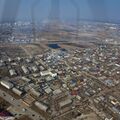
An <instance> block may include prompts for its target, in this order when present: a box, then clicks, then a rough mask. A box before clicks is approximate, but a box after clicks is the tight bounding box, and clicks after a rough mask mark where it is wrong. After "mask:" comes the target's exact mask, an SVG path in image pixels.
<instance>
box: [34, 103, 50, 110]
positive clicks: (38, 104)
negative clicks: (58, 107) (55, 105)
mask: <svg viewBox="0 0 120 120" xmlns="http://www.w3.org/2000/svg"><path fill="white" fill-rule="evenodd" d="M35 106H37V107H38V108H39V109H40V110H42V111H44V112H47V110H48V106H47V105H45V104H43V103H41V102H38V101H36V102H35Z"/></svg>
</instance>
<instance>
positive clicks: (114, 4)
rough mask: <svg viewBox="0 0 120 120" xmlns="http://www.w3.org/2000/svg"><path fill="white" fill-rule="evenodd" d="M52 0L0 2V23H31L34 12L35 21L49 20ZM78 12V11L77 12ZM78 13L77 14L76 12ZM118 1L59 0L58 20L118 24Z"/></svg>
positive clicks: (119, 9)
mask: <svg viewBox="0 0 120 120" xmlns="http://www.w3.org/2000/svg"><path fill="white" fill-rule="evenodd" d="M51 1H52V0H0V21H10V20H24V21H31V16H32V13H31V11H32V10H33V11H34V18H35V20H36V21H39V22H42V21H46V20H49V17H50V11H51ZM78 10H79V11H78ZM77 11H78V12H77ZM119 11H120V0H60V13H58V16H60V19H61V20H62V21H74V22H75V21H76V19H77V14H79V17H80V19H87V20H97V21H109V22H111V21H112V22H119V23H120V14H119Z"/></svg>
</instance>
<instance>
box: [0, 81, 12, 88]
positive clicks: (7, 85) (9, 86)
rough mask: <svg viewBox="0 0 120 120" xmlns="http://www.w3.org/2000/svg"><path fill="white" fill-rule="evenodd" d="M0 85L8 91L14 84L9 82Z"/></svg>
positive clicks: (2, 82)
mask: <svg viewBox="0 0 120 120" xmlns="http://www.w3.org/2000/svg"><path fill="white" fill-rule="evenodd" d="M0 83H1V85H2V86H4V87H5V88H7V89H11V88H12V87H13V84H12V83H10V82H7V81H1V82H0Z"/></svg>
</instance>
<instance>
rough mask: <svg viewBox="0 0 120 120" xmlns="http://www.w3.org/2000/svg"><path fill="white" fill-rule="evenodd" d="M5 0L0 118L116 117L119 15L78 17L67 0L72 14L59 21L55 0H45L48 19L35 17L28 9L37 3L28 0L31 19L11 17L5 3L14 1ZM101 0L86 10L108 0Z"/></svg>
mask: <svg viewBox="0 0 120 120" xmlns="http://www.w3.org/2000/svg"><path fill="white" fill-rule="evenodd" d="M11 1H12V2H9V0H6V3H4V5H3V6H7V5H8V6H10V8H8V9H9V10H3V11H4V12H3V13H6V12H7V13H9V15H8V16H7V17H0V120H120V95H119V92H120V52H119V51H120V24H119V22H118V20H119V16H118V19H117V18H116V19H115V18H114V19H115V20H116V21H115V20H113V21H111V20H110V21H108V20H106V17H104V19H99V18H103V16H104V15H106V14H105V13H101V14H99V13H98V14H99V15H98V16H95V17H96V19H95V18H94V19H93V20H91V19H90V20H89V19H88V20H83V19H80V18H79V17H80V15H81V14H79V13H80V12H79V9H80V8H79V7H80V6H79V4H82V3H83V2H78V1H77V0H76V2H75V0H68V1H69V2H70V1H71V2H70V3H71V4H73V6H74V7H75V8H76V10H77V12H76V17H75V20H73V21H71V20H70V21H65V20H63V21H62V20H61V18H59V12H60V9H59V7H60V6H59V5H60V3H59V2H60V1H59V0H51V9H50V11H49V12H50V15H49V16H48V17H49V19H47V20H45V21H39V22H38V19H37V18H36V19H35V18H34V17H35V16H34V14H35V13H34V9H35V8H36V7H37V6H36V5H39V4H40V5H41V4H43V3H42V2H41V3H40V2H39V1H38V0H36V1H35V3H34V1H33V0H30V3H32V2H33V4H32V5H33V8H32V17H31V18H32V19H31V20H24V19H23V20H16V19H18V18H17V17H16V13H14V12H16V11H17V9H16V7H15V10H14V8H11V5H12V6H14V5H16V6H18V5H17V2H15V1H16V0H11ZM18 1H19V4H20V1H22V0H18ZM31 1H32V2H31ZM46 1H48V0H46ZM56 1H57V2H56ZM58 1H59V2H58ZM73 1H74V2H73ZM81 1H83V0H81ZM85 1H87V0H85ZM88 1H89V2H88V3H89V4H90V6H91V7H93V8H94V5H95V6H97V5H98V4H97V3H95V0H91V3H90V0H88ZM93 1H94V2H93ZM101 1H102V2H100V3H99V5H98V6H99V7H95V9H92V12H93V11H94V10H96V12H97V10H98V11H99V8H102V7H101V5H102V6H104V5H105V4H103V3H104V2H103V1H108V0H101ZM2 2H3V1H2V0H1V1H0V3H1V4H2ZM77 2H78V3H79V4H76V3H77ZM92 2H93V3H94V4H93V3H92ZM30 3H29V4H30ZM65 3H66V2H65ZM113 3H114V2H113ZM113 3H112V2H111V3H109V5H110V4H111V6H112V5H116V7H118V4H119V3H120V2H119V0H118V4H116V3H117V0H116V1H115V4H113ZM1 4H0V7H1V6H2V5H1ZM21 4H25V6H24V7H27V6H26V4H27V2H26V3H25V2H23V3H21ZM61 4H64V2H63V3H61ZM83 6H85V5H83ZM22 7H23V6H22ZM43 7H44V5H43ZM69 7H70V6H69ZM119 7H120V6H119ZM114 8H115V7H114ZM11 9H12V10H11ZM10 10H11V11H12V13H11V11H10ZM64 10H65V9H64ZM66 10H68V9H67V8H66ZM103 10H105V8H104V9H102V10H101V11H103ZM9 11H10V12H9ZM113 11H114V12H115V10H113ZM99 12H100V11H99ZM104 12H106V11H104ZM114 12H113V13H114ZM0 13H1V12H0ZM13 14H14V15H15V16H14V15H13ZM23 14H24V13H23ZM30 14H31V11H30ZM43 14H44V13H43ZM84 14H85V13H84ZM86 14H87V15H88V14H89V13H87V12H86ZM103 14H104V15H103ZM5 15H7V14H5ZM12 15H13V16H14V17H11V16H12ZM64 15H65V13H64ZM101 15H103V16H101ZM39 16H40V17H42V15H40V14H39ZM72 16H73V14H72V13H71V17H72ZM106 16H107V15H106ZM111 16H112V13H111ZM24 17H25V16H24V15H23V16H22V18H24ZM114 17H115V16H114ZM22 18H21V19H22ZM107 18H108V17H107ZM11 19H12V20H11Z"/></svg>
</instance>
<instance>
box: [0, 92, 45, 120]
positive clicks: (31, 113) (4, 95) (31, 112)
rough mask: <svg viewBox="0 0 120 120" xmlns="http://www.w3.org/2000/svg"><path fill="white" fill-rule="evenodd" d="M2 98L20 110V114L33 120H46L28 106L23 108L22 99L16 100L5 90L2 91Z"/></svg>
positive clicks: (0, 93)
mask: <svg viewBox="0 0 120 120" xmlns="http://www.w3.org/2000/svg"><path fill="white" fill-rule="evenodd" d="M0 97H1V98H3V99H4V100H5V101H7V102H9V103H10V104H11V105H12V106H14V107H15V108H16V109H18V110H19V114H23V115H27V116H28V117H30V118H31V119H32V120H45V118H43V117H42V116H40V115H39V113H37V112H35V111H34V110H32V109H31V108H29V107H28V106H24V107H23V102H22V100H21V99H19V100H16V99H14V98H13V97H12V96H11V95H9V94H8V93H6V92H5V91H3V90H0ZM23 108H24V109H26V111H23Z"/></svg>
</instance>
